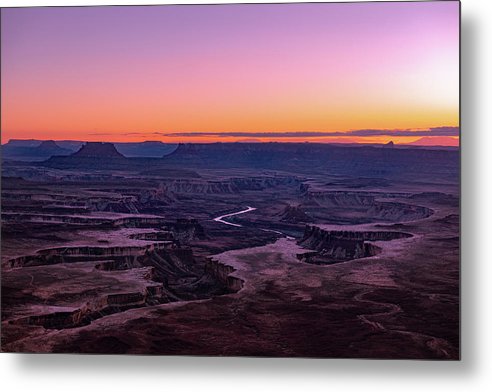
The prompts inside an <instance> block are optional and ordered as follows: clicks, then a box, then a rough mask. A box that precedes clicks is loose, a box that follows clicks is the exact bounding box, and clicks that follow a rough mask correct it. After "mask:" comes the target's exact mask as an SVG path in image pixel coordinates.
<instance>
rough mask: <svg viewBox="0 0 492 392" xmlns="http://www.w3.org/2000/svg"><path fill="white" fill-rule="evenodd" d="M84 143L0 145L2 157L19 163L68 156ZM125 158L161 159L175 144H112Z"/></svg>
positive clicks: (19, 141)
mask: <svg viewBox="0 0 492 392" xmlns="http://www.w3.org/2000/svg"><path fill="white" fill-rule="evenodd" d="M85 143H86V142H83V141H77V140H60V141H56V142H55V141H53V140H36V139H11V140H9V142H8V143H5V144H3V145H2V157H3V158H6V159H13V160H20V161H40V160H44V159H48V158H50V157H52V156H56V155H70V154H72V153H74V152H77V151H79V150H80V148H81V147H82V146H83V145H84V144H85ZM112 144H113V145H114V146H115V148H116V150H117V151H118V152H119V153H120V154H123V155H124V156H126V157H129V158H130V157H132V158H133V157H135V158H138V157H141V158H161V157H163V156H165V155H167V154H170V153H171V152H173V151H174V150H175V149H176V148H177V144H167V143H163V142H160V141H144V142H128V143H121V142H120V143H112Z"/></svg>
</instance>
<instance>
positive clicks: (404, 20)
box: [1, 1, 459, 144]
mask: <svg viewBox="0 0 492 392" xmlns="http://www.w3.org/2000/svg"><path fill="white" fill-rule="evenodd" d="M1 22H2V24H1V29H2V30H1V33H2V34H1V44H2V46H1V55H2V56H1V77H2V83H1V94H2V101H1V110H2V113H1V114H2V116H1V128H2V129H1V130H2V143H5V142H7V141H8V140H9V139H29V138H34V139H55V140H66V139H72V140H92V141H96V140H99V141H144V140H161V141H164V142H177V141H181V142H197V141H198V142H209V141H210V142H212V141H243V140H255V141H269V140H278V141H306V140H307V141H317V142H319V141H323V142H387V141H389V140H393V141H394V142H397V143H407V142H414V141H416V140H419V139H421V138H424V139H423V141H422V143H428V142H429V140H435V141H436V144H457V143H458V140H457V137H456V136H457V132H458V129H457V128H456V127H457V126H458V125H459V3H458V2H454V1H438V2H421V3H417V2H413V3H412V2H404V3H387V2H384V3H359V4H340V3H338V4H281V5H265V4H263V5H215V6H151V7H82V8H68V7H67V8H24V9H21V8H17V9H2V13H1ZM360 130H364V132H361V131H360ZM291 132H296V133H291ZM412 132H415V133H412ZM427 135H428V136H427ZM430 138H435V139H430Z"/></svg>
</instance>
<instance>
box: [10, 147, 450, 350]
mask: <svg viewBox="0 0 492 392" xmlns="http://www.w3.org/2000/svg"><path fill="white" fill-rule="evenodd" d="M50 144H51V143H50ZM53 144H56V143H54V142H53ZM44 145H46V143H45V142H43V144H42V145H41V146H44ZM291 157H295V159H292V158H291ZM458 315H459V152H458V151H457V150H456V149H449V148H448V149H440V148H425V147H421V148H417V147H400V148H396V147H394V146H385V145H380V146H335V145H326V144H311V143H307V144H306V143H303V144H297V143H250V144H248V143H229V144H228V143H214V144H201V145H198V144H181V145H178V146H174V151H172V152H170V153H168V154H166V155H164V156H163V157H161V158H148V157H126V156H124V155H123V154H121V153H120V152H119V151H118V150H117V149H116V148H115V146H114V145H113V144H111V143H85V144H82V145H81V147H80V149H78V150H77V151H75V152H73V153H71V154H70V155H66V156H52V157H50V158H48V159H46V160H44V161H13V160H4V161H3V165H2V350H3V351H14V352H18V351H20V352H80V353H133V354H193V355H197V354H200V355H250V356H306V357H359V358H370V357H377V358H436V359H456V358H457V357H458V353H459V334H458V331H459V330H458V321H459V319H458Z"/></svg>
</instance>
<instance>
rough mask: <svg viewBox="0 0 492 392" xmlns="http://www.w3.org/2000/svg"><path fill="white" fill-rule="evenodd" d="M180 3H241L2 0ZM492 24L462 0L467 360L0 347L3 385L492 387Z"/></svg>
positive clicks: (486, 11)
mask: <svg viewBox="0 0 492 392" xmlns="http://www.w3.org/2000/svg"><path fill="white" fill-rule="evenodd" d="M176 2H179V3H194V4H196V3H207V2H209V3H210V2H215V3H221V2H234V1H220V0H215V1H211V0H209V1H207V0H205V1H204V0H201V1H200V0H192V1H184V0H181V1H180V0H176V1H174V2H173V1H169V0H168V1H165V0H160V1H159V0H157V1H156V0H154V1H152V0H144V1H140V2H138V1H124V0H117V1H111V0H102V1H101V0H100V1H97V0H59V1H53V0H52V1H50V0H44V1H43V0H38V1H24V0H17V1H15V0H12V1H7V0H0V5H1V6H21V5H22V6H24V5H26V6H28V5H29V6H34V5H92V4H139V3H140V4H163V3H176ZM257 2H261V1H257ZM271 2H274V1H271ZM491 29H492V1H490V0H463V1H462V50H461V56H462V65H461V66H462V80H461V83H462V84H461V99H462V101H461V110H462V137H461V146H462V259H461V262H462V360H461V361H460V362H430V361H377V360H376V361H364V360H314V359H251V358H196V357H132V356H89V355H82V356H81V355H27V354H24V355H20V354H0V383H1V384H0V385H1V387H2V390H4V391H10V390H17V391H36V392H40V391H50V392H53V391H84V392H87V391H89V390H93V391H99V390H106V389H109V390H119V391H133V392H135V391H137V392H140V391H144V390H145V391H151V390H159V391H160V390H165V391H170V390H173V391H182V390H197V391H221V390H224V391H225V390H227V391H231V390H234V391H249V392H253V391H254V390H260V391H262V390H270V389H274V390H280V389H281V390H283V391H287V392H289V391H301V392H304V391H305V392H308V391H309V392H314V391H316V392H317V391H327V390H328V389H333V390H342V391H360V390H364V392H365V391H398V392H399V391H412V392H415V391H417V392H420V391H427V390H437V391H440V390H446V391H460V392H461V391H475V390H476V391H483V390H486V389H487V390H492V389H490V388H492V375H491V373H492V357H491V356H492V344H491V334H492V323H491V320H492V318H491V312H492V303H491V299H492V290H491V287H492V284H491V282H490V279H491V278H492V273H491V270H492V268H491V265H492V257H491V256H492V252H491V250H492V231H491V229H490V227H491V226H492V216H491V204H490V203H489V201H491V200H492V187H491V183H490V180H491V178H492V175H491V171H492V163H491V158H492V124H491V121H490V117H491V116H490V112H491V111H492V97H491V91H492V85H491V76H490V75H491V73H492V61H491V48H492V41H491ZM313 322H316V320H313Z"/></svg>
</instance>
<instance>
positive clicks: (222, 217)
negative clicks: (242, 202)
mask: <svg viewBox="0 0 492 392" xmlns="http://www.w3.org/2000/svg"><path fill="white" fill-rule="evenodd" d="M246 207H247V208H246V209H245V210H241V211H238V212H233V213H231V214H225V215H221V216H218V217H217V218H214V221H215V222H220V223H224V224H226V225H229V226H235V227H243V225H240V224H238V223H231V222H227V221H226V220H224V218H229V217H231V216H234V215H240V214H245V213H247V212H251V211H254V210H256V208H254V207H249V206H246Z"/></svg>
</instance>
